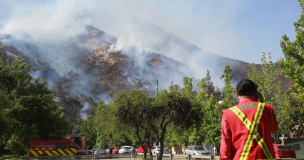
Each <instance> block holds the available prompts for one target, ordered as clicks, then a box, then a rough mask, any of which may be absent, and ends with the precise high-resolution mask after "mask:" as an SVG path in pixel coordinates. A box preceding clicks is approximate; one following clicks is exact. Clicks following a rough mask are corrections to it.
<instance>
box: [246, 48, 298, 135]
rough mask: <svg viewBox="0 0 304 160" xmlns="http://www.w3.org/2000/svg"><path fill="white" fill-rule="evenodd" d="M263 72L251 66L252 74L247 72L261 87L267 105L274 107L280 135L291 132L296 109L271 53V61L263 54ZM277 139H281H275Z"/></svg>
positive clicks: (259, 88)
mask: <svg viewBox="0 0 304 160" xmlns="http://www.w3.org/2000/svg"><path fill="white" fill-rule="evenodd" d="M261 62H262V63H261V71H258V70H257V69H256V65H255V64H254V63H253V64H252V65H251V68H252V73H251V74H250V72H249V71H247V74H248V77H249V78H250V79H251V80H252V81H253V82H255V83H256V84H258V85H259V87H258V91H259V92H260V93H262V95H263V97H264V100H265V103H267V104H271V105H273V106H274V110H275V113H276V115H277V119H278V122H279V130H278V131H277V132H278V133H282V132H283V131H289V130H290V129H291V128H293V127H294V125H295V121H294V119H293V115H294V114H295V113H294V109H293V108H292V107H291V101H290V96H289V94H288V93H284V92H283V90H282V87H281V84H280V83H279V80H278V74H277V72H276V70H275V69H274V67H275V65H276V64H274V63H273V62H272V61H271V53H269V61H267V59H266V53H263V56H262V59H261ZM274 138H275V139H277V138H279V137H274Z"/></svg>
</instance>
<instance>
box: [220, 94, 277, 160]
mask: <svg viewBox="0 0 304 160" xmlns="http://www.w3.org/2000/svg"><path fill="white" fill-rule="evenodd" d="M260 104H261V105H260V107H259V108H261V109H260V111H258V110H257V109H258V106H259V103H258V102H255V101H253V100H251V99H249V98H244V99H242V100H241V101H240V103H239V104H238V105H237V106H236V107H231V108H229V109H226V110H224V111H222V137H221V148H220V159H227V160H228V159H229V160H232V159H240V158H241V156H242V155H243V157H246V158H245V159H249V160H253V159H268V158H269V157H272V158H273V159H275V153H274V149H273V144H272V137H271V134H270V133H272V132H276V131H277V130H278V122H277V120H276V116H275V114H274V110H273V106H272V105H269V104H265V103H264V105H263V103H260ZM262 106H264V108H262ZM256 113H260V114H256ZM243 116H244V117H245V118H244V117H243ZM242 117H243V118H242ZM255 117H260V119H258V118H255ZM241 118H242V119H246V118H247V120H248V121H250V122H248V121H246V120H243V121H242V120H241ZM254 119H255V120H256V121H254V122H253V120H254ZM245 124H247V125H245ZM254 124H255V126H256V127H252V126H254ZM248 126H249V127H248ZM251 127H252V128H251ZM255 128H256V129H255ZM249 129H251V132H252V134H249V132H250V130H249ZM254 130H255V131H256V132H254ZM250 137H251V138H250ZM257 139H258V140H259V142H260V143H259V144H258V142H257ZM261 139H262V140H261ZM245 144H248V145H245ZM261 146H264V147H263V148H262V147H261ZM246 153H247V154H246ZM267 155H268V156H267Z"/></svg>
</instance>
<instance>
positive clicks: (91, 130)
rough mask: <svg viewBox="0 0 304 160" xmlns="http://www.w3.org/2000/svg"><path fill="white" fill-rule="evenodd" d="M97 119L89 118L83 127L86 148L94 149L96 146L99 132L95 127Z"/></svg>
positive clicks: (90, 116)
mask: <svg viewBox="0 0 304 160" xmlns="http://www.w3.org/2000/svg"><path fill="white" fill-rule="evenodd" d="M94 122H95V117H94V116H92V115H89V116H87V118H86V119H85V120H84V121H83V123H82V125H81V133H82V136H83V137H85V139H86V146H87V148H88V149H92V148H93V146H94V145H95V144H96V138H97V132H96V127H95V125H94V124H95V123H94Z"/></svg>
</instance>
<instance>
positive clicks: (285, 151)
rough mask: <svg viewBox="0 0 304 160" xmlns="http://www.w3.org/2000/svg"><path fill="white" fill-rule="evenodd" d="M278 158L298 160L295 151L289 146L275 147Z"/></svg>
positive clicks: (277, 145)
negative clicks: (295, 159) (294, 159)
mask: <svg viewBox="0 0 304 160" xmlns="http://www.w3.org/2000/svg"><path fill="white" fill-rule="evenodd" d="M273 148H274V152H275V155H276V158H296V157H297V156H296V153H295V150H294V149H292V148H291V147H290V146H289V145H281V144H274V145H273Z"/></svg>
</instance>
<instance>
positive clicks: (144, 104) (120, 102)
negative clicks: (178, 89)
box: [113, 89, 154, 158]
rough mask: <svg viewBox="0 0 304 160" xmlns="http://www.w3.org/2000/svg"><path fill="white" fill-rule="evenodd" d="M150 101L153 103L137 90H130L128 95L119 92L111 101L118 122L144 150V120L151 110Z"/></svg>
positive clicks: (145, 94)
mask: <svg viewBox="0 0 304 160" xmlns="http://www.w3.org/2000/svg"><path fill="white" fill-rule="evenodd" d="M152 101H154V98H152V97H150V96H148V95H147V93H145V92H144V91H142V90H139V89H137V90H132V91H131V92H130V93H126V92H120V93H119V94H118V95H117V96H115V97H114V101H113V103H114V107H115V109H116V117H117V120H118V122H119V123H121V124H123V125H125V128H126V127H127V128H129V131H130V132H133V134H134V135H136V138H137V141H138V142H139V144H140V146H141V147H142V148H144V146H143V143H144V141H145V138H146V135H145V133H146V130H147V126H148V124H147V123H146V122H144V119H145V118H147V117H146V112H147V111H149V108H151V102H152ZM147 109H148V110H147ZM144 158H146V152H144ZM151 158H152V157H151Z"/></svg>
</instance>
